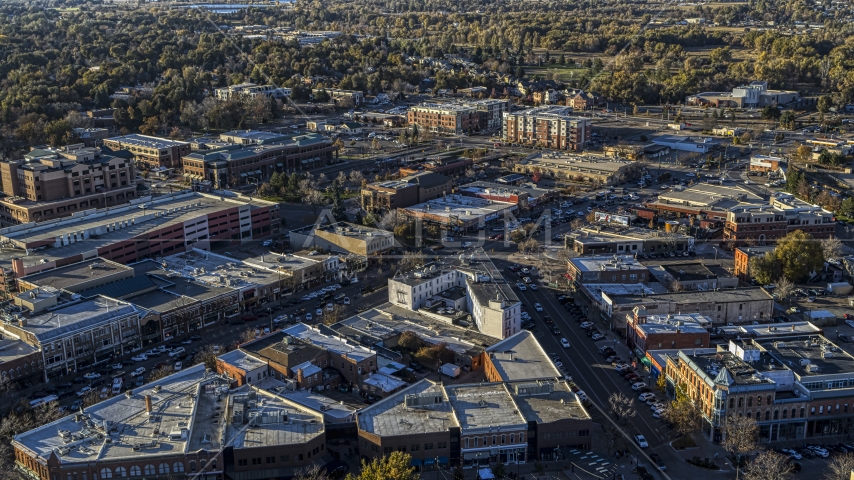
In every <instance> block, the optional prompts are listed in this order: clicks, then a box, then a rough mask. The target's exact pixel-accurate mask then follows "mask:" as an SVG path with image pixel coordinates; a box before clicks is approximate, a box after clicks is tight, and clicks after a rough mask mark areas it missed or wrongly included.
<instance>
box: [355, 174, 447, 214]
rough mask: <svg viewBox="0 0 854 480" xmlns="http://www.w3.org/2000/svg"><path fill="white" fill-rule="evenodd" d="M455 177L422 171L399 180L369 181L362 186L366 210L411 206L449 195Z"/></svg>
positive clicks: (363, 204)
mask: <svg viewBox="0 0 854 480" xmlns="http://www.w3.org/2000/svg"><path fill="white" fill-rule="evenodd" d="M452 190H453V179H451V177H449V176H445V175H440V174H438V173H433V172H420V173H415V174H413V175H409V176H406V177H403V178H400V179H398V180H389V181H384V182H375V183H369V184H367V185H365V186H364V187H362V192H361V194H362V202H363V203H362V206H363V208H364V209H365V210H369V211H380V210H391V209H394V208H406V207H411V206H412V205H415V204H417V203H422V202H426V201H428V200H433V199H436V198H439V197H441V196H442V195H447V194H449V193H451V191H452Z"/></svg>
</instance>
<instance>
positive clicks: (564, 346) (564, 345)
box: [560, 338, 569, 348]
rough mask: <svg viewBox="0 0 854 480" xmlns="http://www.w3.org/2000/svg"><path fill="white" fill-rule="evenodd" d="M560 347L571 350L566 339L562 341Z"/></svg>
mask: <svg viewBox="0 0 854 480" xmlns="http://www.w3.org/2000/svg"><path fill="white" fill-rule="evenodd" d="M560 346H561V347H563V348H569V341H568V340H567V339H565V338H561V339H560Z"/></svg>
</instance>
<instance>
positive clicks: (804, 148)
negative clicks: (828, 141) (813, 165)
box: [796, 145, 812, 162]
mask: <svg viewBox="0 0 854 480" xmlns="http://www.w3.org/2000/svg"><path fill="white" fill-rule="evenodd" d="M796 155H797V157H798V159H800V160H801V161H802V162H806V161H809V160H810V159H812V147H810V146H809V145H799V146H798V149H797V153H796Z"/></svg>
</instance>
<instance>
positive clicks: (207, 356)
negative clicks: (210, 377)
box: [193, 345, 222, 371]
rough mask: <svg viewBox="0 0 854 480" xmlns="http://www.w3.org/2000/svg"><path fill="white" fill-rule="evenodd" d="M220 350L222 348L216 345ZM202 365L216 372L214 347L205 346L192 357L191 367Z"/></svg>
mask: <svg viewBox="0 0 854 480" xmlns="http://www.w3.org/2000/svg"><path fill="white" fill-rule="evenodd" d="M216 347H219V349H220V350H222V347H220V346H219V345H217V346H216ZM199 363H204V364H205V368H208V369H210V370H211V371H216V351H215V348H214V345H205V348H203V349H201V350H200V351H199V352H198V353H196V355H195V356H194V357H193V365H196V364H199Z"/></svg>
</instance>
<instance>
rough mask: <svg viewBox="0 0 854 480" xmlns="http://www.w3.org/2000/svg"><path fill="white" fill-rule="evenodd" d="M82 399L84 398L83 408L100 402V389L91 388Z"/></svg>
mask: <svg viewBox="0 0 854 480" xmlns="http://www.w3.org/2000/svg"><path fill="white" fill-rule="evenodd" d="M81 400H83V408H86V407H91V406H92V405H95V404H96V403H98V402H100V401H101V399H100V398H99V396H98V389H97V388H93V389H92V390H89V391H88V392H86V393H85V394H84V395H83V397H82V398H81Z"/></svg>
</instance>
